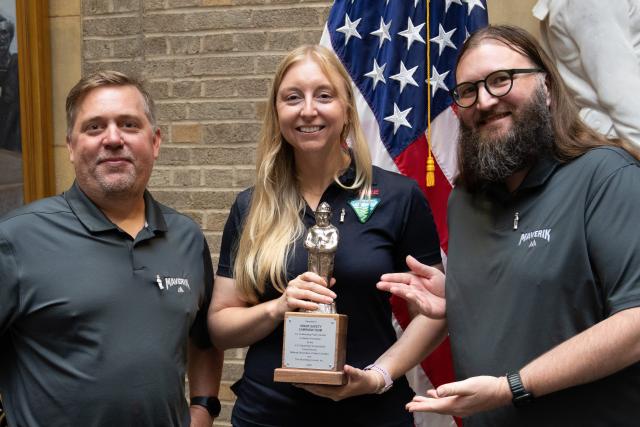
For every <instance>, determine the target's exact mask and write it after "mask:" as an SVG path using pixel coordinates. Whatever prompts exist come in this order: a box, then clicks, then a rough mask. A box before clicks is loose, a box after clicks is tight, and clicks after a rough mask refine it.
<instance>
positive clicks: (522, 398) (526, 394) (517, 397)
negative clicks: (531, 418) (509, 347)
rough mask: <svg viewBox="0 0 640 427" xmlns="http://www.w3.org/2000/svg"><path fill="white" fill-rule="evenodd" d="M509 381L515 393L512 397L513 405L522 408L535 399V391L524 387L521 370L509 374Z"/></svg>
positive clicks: (512, 392) (512, 391)
mask: <svg viewBox="0 0 640 427" xmlns="http://www.w3.org/2000/svg"><path fill="white" fill-rule="evenodd" d="M507 382H509V388H510V389H511V394H512V395H513V398H512V399H511V401H512V402H513V406H515V407H516V408H522V407H523V406H526V405H528V404H529V403H531V402H532V401H533V399H534V397H533V393H531V392H530V391H527V389H525V388H524V385H522V378H520V373H519V372H515V373H513V374H507Z"/></svg>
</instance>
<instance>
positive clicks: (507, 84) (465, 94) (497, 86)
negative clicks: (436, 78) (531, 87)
mask: <svg viewBox="0 0 640 427" xmlns="http://www.w3.org/2000/svg"><path fill="white" fill-rule="evenodd" d="M530 73H544V70H543V69H542V68H512V69H510V70H497V71H494V72H492V73H491V74H489V75H487V77H485V78H484V79H483V80H477V81H475V82H463V83H460V84H459V85H457V86H456V87H454V88H453V89H451V90H450V91H449V93H450V94H451V97H452V98H453V102H455V103H456V104H457V105H458V106H459V107H462V108H469V107H471V106H473V104H475V103H476V101H477V100H478V84H479V83H482V84H484V88H485V89H486V90H487V92H489V94H491V95H492V96H495V97H498V98H499V97H501V96H505V95H506V94H508V93H509V92H510V91H511V88H512V87H513V76H514V74H530Z"/></svg>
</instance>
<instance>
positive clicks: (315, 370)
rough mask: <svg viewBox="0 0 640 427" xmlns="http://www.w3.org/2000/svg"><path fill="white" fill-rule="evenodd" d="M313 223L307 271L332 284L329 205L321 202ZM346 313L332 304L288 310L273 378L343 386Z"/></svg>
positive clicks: (334, 242) (334, 235) (334, 232)
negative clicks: (309, 309)
mask: <svg viewBox="0 0 640 427" xmlns="http://www.w3.org/2000/svg"><path fill="white" fill-rule="evenodd" d="M315 217H316V225H314V226H313V227H311V228H309V231H308V232H307V234H306V236H305V241H304V247H305V248H306V249H307V250H308V252H309V255H308V256H309V258H308V270H309V271H311V272H313V273H316V274H318V275H319V276H320V277H322V278H323V279H324V280H325V281H326V283H327V285H328V284H329V283H331V277H332V275H333V265H334V258H335V253H336V251H337V249H338V240H339V234H338V229H337V228H336V227H335V226H333V225H331V223H330V222H329V220H330V218H331V207H330V206H329V204H328V203H326V202H322V203H321V204H320V205H319V206H318V208H317V210H316V212H315ZM346 332H347V316H345V315H342V314H337V313H336V307H335V303H331V304H319V308H318V309H317V310H316V311H313V312H305V313H300V312H287V313H286V314H285V317H284V338H283V344H282V368H278V369H276V370H275V372H274V376H273V377H274V381H277V382H295V383H301V384H327V385H342V384H344V383H345V382H346V377H345V375H344V372H343V370H342V369H343V367H344V363H345V358H346V337H347V335H346Z"/></svg>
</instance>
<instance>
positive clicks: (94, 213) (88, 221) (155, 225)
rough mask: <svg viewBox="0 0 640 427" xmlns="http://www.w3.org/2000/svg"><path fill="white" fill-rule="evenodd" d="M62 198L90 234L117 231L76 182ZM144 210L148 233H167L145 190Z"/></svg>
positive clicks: (156, 204) (162, 220) (152, 200)
mask: <svg viewBox="0 0 640 427" xmlns="http://www.w3.org/2000/svg"><path fill="white" fill-rule="evenodd" d="M63 197H64V198H65V200H66V201H67V203H68V204H69V207H70V208H71V210H72V211H73V213H74V214H75V215H76V217H77V218H78V220H79V221H80V222H81V223H82V225H84V226H85V227H86V228H87V230H89V231H91V232H92V233H98V232H101V231H107V230H117V229H118V227H117V226H116V225H115V224H114V223H113V222H111V221H110V220H109V218H107V217H106V215H105V214H104V213H103V212H102V211H101V210H100V209H99V208H98V207H97V206H96V205H95V203H93V202H92V201H91V199H89V197H87V195H86V194H85V193H84V192H83V191H82V190H81V189H80V187H79V186H78V183H77V182H76V181H74V182H73V185H72V186H71V188H69V190H67V191H66V192H64V193H63ZM144 210H145V212H144V213H145V220H146V226H147V228H148V229H149V230H150V231H167V224H166V222H165V221H164V217H163V215H162V211H161V210H160V206H159V204H158V203H157V202H156V201H155V200H154V199H153V197H151V194H150V193H149V192H148V191H147V190H145V192H144Z"/></svg>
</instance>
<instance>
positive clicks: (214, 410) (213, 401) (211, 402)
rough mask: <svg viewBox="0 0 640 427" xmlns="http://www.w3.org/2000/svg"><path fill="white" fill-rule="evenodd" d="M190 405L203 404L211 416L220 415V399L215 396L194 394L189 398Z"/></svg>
mask: <svg viewBox="0 0 640 427" xmlns="http://www.w3.org/2000/svg"><path fill="white" fill-rule="evenodd" d="M189 403H190V404H191V405H198V406H203V407H204V408H205V409H206V410H207V412H209V415H211V417H212V418H215V417H217V416H218V415H220V409H221V407H220V401H219V400H218V398H217V397H215V396H194V397H192V398H191V399H190V401H189Z"/></svg>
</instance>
